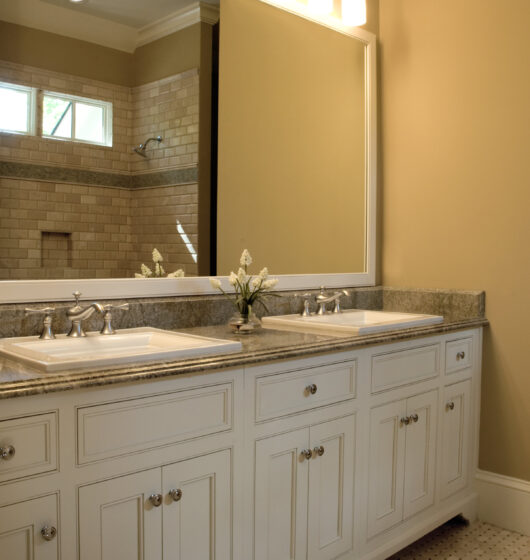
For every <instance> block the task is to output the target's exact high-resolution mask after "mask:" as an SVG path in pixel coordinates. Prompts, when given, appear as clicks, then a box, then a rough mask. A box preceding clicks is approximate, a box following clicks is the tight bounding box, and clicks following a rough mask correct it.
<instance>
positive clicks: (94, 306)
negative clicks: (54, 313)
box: [66, 292, 105, 338]
mask: <svg viewBox="0 0 530 560" xmlns="http://www.w3.org/2000/svg"><path fill="white" fill-rule="evenodd" d="M73 296H74V297H75V305H74V307H71V308H70V309H68V311H67V312H66V316H67V317H68V319H70V320H71V321H72V326H71V328H70V332H69V333H68V336H71V337H72V338H79V337H82V336H86V334H85V332H84V331H83V328H82V327H81V321H84V320H85V319H88V318H89V317H90V316H91V315H92V313H94V311H99V312H100V313H104V311H105V310H104V308H103V306H102V305H101V304H100V303H97V302H93V303H91V304H90V305H87V306H86V307H82V306H81V305H79V298H80V297H81V292H74V293H73Z"/></svg>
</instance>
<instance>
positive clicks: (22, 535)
mask: <svg viewBox="0 0 530 560" xmlns="http://www.w3.org/2000/svg"><path fill="white" fill-rule="evenodd" d="M44 528H47V529H48V532H47V535H48V538H50V540H46V539H45V538H44V536H43V535H42V533H41V531H42V529H44ZM54 530H55V531H56V530H57V496H56V495H52V496H45V497H43V498H37V499H35V500H28V501H26V502H20V503H18V504H13V505H11V506H4V507H0V558H5V559H6V560H8V559H9V560H57V559H58V558H59V553H58V540H59V536H58V534H57V533H56V532H54Z"/></svg>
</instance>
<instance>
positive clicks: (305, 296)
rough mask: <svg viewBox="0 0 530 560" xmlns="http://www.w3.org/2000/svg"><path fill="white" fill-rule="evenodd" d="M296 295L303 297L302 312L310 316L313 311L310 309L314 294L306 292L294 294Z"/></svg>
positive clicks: (304, 315) (303, 314) (303, 315)
mask: <svg viewBox="0 0 530 560" xmlns="http://www.w3.org/2000/svg"><path fill="white" fill-rule="evenodd" d="M294 295H295V297H301V298H302V299H303V300H304V309H303V311H302V313H301V315H302V317H309V316H310V315H311V312H310V310H309V302H310V301H311V300H312V299H313V294H311V293H310V292H306V293H305V294H294Z"/></svg>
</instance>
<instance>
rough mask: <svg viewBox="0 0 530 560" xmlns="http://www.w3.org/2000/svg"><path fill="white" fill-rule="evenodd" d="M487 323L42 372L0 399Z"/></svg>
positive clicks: (5, 387) (10, 385)
mask: <svg viewBox="0 0 530 560" xmlns="http://www.w3.org/2000/svg"><path fill="white" fill-rule="evenodd" d="M487 325H489V322H488V320H487V319H485V318H483V317H475V318H470V319H464V320H460V321H453V322H451V323H442V324H438V325H431V326H426V327H415V328H411V329H402V330H399V331H397V330H396V331H387V332H383V333H377V334H371V335H364V336H354V337H330V338H329V339H328V340H323V341H318V342H311V343H305V344H297V345H295V346H293V347H291V348H286V347H285V346H281V347H276V348H271V349H267V350H261V351H255V352H246V353H242V354H225V355H220V356H215V357H207V358H195V359H189V360H183V361H180V362H168V363H160V362H158V363H153V364H142V365H136V366H135V365H133V366H130V367H127V368H120V369H119V370H117V369H112V370H101V371H99V372H95V373H92V372H86V371H85V372H81V373H76V374H69V375H64V374H63V375H46V377H44V378H39V379H29V380H21V381H14V382H6V383H3V384H2V385H1V386H0V399H2V400H3V399H11V398H16V397H28V396H32V395H40V394H46V393H56V392H61V391H68V390H74V389H86V388H90V387H101V386H104V385H115V384H119V383H130V382H137V381H146V380H152V379H161V378H167V377H173V376H177V375H191V374H200V373H208V372H212V371H215V370H221V369H227V368H238V367H242V366H249V365H255V364H259V363H264V362H270V361H274V360H279V359H292V358H297V357H302V356H304V357H306V356H309V355H314V354H322V353H326V352H333V351H347V350H354V349H356V348H363V347H367V346H374V345H377V344H389V343H393V342H398V341H404V340H412V339H415V338H422V337H425V336H431V335H436V334H444V333H448V332H455V331H460V330H466V329H472V328H477V327H484V326H487Z"/></svg>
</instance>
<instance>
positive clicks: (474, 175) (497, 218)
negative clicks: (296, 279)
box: [380, 0, 530, 480]
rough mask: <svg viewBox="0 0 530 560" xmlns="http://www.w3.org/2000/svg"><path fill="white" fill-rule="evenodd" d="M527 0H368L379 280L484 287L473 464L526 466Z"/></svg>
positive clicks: (501, 468)
mask: <svg viewBox="0 0 530 560" xmlns="http://www.w3.org/2000/svg"><path fill="white" fill-rule="evenodd" d="M529 26H530V2H529V1H528V0H508V1H506V0H466V1H465V2H462V0H444V1H443V2H440V1H439V0H381V2H380V38H381V45H382V69H381V76H382V115H381V118H382V121H383V125H382V141H381V147H382V158H383V162H382V171H383V177H382V184H383V201H382V205H383V232H384V233H383V239H382V248H383V281H384V283H385V284H386V285H390V286H418V287H428V288H478V289H485V290H486V303H487V309H486V313H487V317H488V319H489V320H490V321H491V326H490V327H489V328H486V329H485V339H484V360H483V361H484V363H483V393H482V395H483V396H482V413H481V435H480V468H482V469H485V470H488V471H493V472H496V473H500V474H503V475H508V476H513V477H517V478H521V479H524V480H530V436H529V427H530V405H529V403H528V400H529V397H530V360H529V357H528V341H529V340H530V322H529V317H530V292H529V286H530V252H529V242H530V219H529V209H530V157H529V146H530V102H529V100H530V72H529V70H528V63H529V60H530V33H529Z"/></svg>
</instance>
